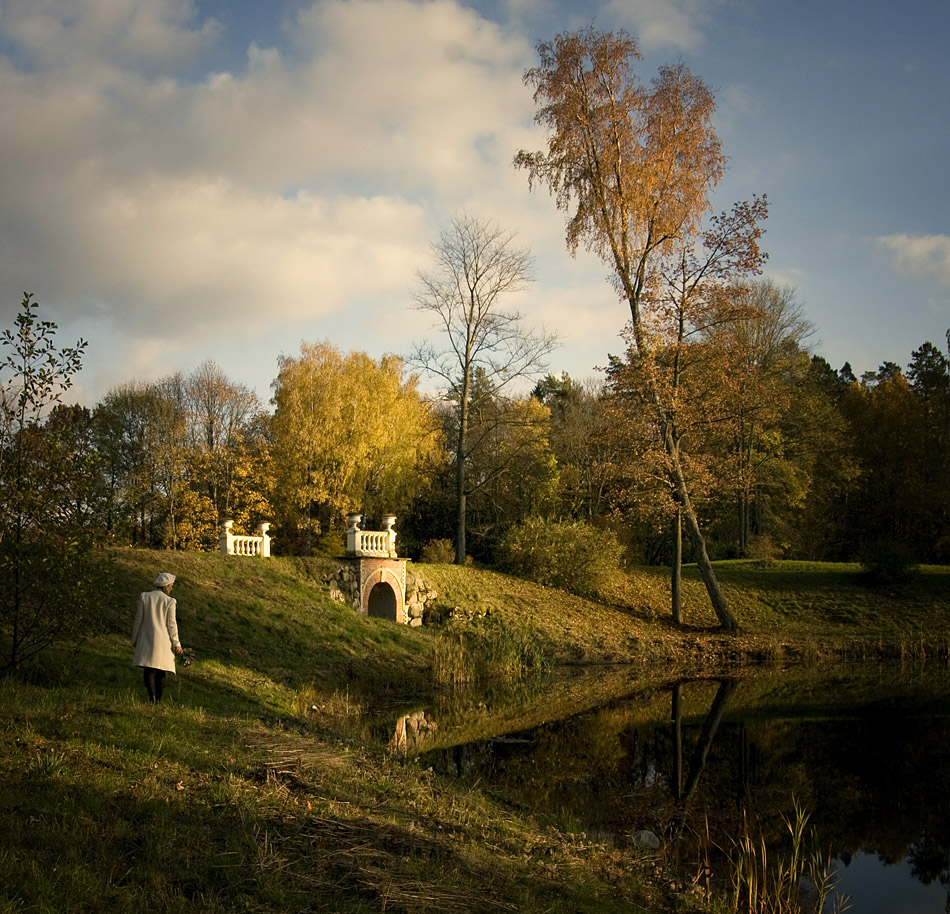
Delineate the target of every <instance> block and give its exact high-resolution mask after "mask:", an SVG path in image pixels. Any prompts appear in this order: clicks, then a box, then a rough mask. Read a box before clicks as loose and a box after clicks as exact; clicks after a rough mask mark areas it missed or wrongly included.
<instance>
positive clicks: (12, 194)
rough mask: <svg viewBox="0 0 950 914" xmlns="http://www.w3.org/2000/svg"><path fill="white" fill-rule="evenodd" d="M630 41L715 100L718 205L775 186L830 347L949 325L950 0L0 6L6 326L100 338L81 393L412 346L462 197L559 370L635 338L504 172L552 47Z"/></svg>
mask: <svg viewBox="0 0 950 914" xmlns="http://www.w3.org/2000/svg"><path fill="white" fill-rule="evenodd" d="M591 23H593V24H594V25H596V26H597V27H599V28H602V29H618V28H625V29H626V30H627V31H629V32H630V33H631V34H632V35H634V36H635V37H637V39H638V41H639V43H640V47H641V50H642V51H643V53H644V61H643V63H642V66H641V73H642V75H643V77H644V78H645V79H649V78H650V77H651V76H652V75H653V74H654V73H655V72H656V70H657V67H658V66H659V65H660V64H663V63H668V62H676V61H683V62H684V63H686V64H687V65H688V66H689V67H690V68H691V69H692V70H693V71H694V72H695V73H696V74H698V75H699V76H701V77H702V78H703V79H704V80H705V81H706V83H707V84H708V85H709V86H710V87H711V88H712V89H713V90H714V91H715V93H716V96H717V100H718V112H717V116H716V125H717V128H718V130H719V134H720V137H721V139H722V141H723V146H724V151H725V153H726V154H727V155H728V156H729V159H730V163H729V171H728V173H727V176H726V178H725V180H724V181H723V183H722V185H721V186H720V188H719V190H718V191H717V195H716V200H715V204H716V208H717V209H723V208H726V207H728V206H730V205H731V204H732V202H734V201H736V200H740V199H747V198H749V197H751V196H752V195H753V194H763V193H765V194H767V195H768V197H769V200H770V203H771V215H770V218H769V220H768V231H767V235H766V248H767V250H768V251H769V253H770V260H769V262H768V264H767V270H766V275H768V276H770V277H771V278H773V279H775V280H776V281H777V282H779V283H782V284H788V285H791V286H792V287H794V289H795V290H796V294H797V297H798V300H799V301H800V302H801V304H802V306H803V308H804V311H805V313H806V315H807V316H808V317H809V319H810V320H811V321H812V322H813V323H814V324H815V327H816V334H815V336H814V338H813V345H814V348H815V351H817V352H818V353H820V354H821V355H823V356H825V357H826V358H827V359H828V360H829V361H830V362H831V363H832V365H833V366H834V367H840V366H841V365H842V364H843V363H844V361H845V360H849V361H850V362H851V363H852V365H853V366H854V369H855V371H856V372H857V373H858V374H860V373H861V372H862V371H865V370H868V369H873V368H876V367H877V366H878V365H879V364H880V363H881V362H882V361H884V360H891V361H895V362H898V363H899V364H902V365H904V364H906V362H907V361H908V360H909V358H910V354H911V351H912V350H913V349H915V348H916V347H918V346H919V345H920V344H921V343H923V342H924V341H926V340H930V341H932V342H934V343H935V344H937V345H938V346H940V347H941V348H943V346H944V334H945V333H946V331H947V329H948V328H950V215H948V204H950V171H948V153H950V117H948V111H950V55H948V54H947V53H946V45H947V36H948V35H950V3H948V2H947V0H929V2H924V0H905V2H900V3H898V2H883V0H824V2H811V0H799V2H796V0H605V2H589V3H584V4H582V3H576V2H573V3H570V2H560V0H554V2H552V0H485V2H481V0H471V2H467V3H462V2H458V0H432V2H413V0H332V2H331V0H318V2H300V0H269V2H264V0H148V2H145V0H0V110H2V111H3V117H2V118H0V318H2V322H3V325H4V326H9V325H10V322H11V320H12V317H13V314H14V313H15V312H16V310H17V309H18V306H19V301H20V298H21V294H22V293H23V292H24V291H31V292H33V293H35V295H36V297H37V299H38V300H39V301H40V303H41V305H42V306H43V309H44V313H45V314H46V315H47V316H49V317H51V318H52V319H53V320H55V321H57V323H58V324H59V325H60V337H59V338H60V340H61V342H63V343H69V342H72V341H73V340H74V339H75V338H76V337H77V336H79V335H82V336H84V337H86V338H87V339H88V340H89V349H88V354H87V357H86V367H85V368H84V370H83V372H82V374H81V376H80V378H79V383H78V385H77V387H76V389H75V392H74V396H75V398H78V399H81V400H82V401H84V402H86V403H88V404H89V405H92V404H94V403H95V402H96V401H97V400H98V399H99V398H100V397H101V396H103V395H104V394H105V393H106V392H107V391H108V390H109V388H110V387H112V386H114V385H116V384H120V383H124V382H127V381H130V380H133V379H138V380H149V379H154V378H157V377H160V376H162V375H164V374H168V373H170V372H173V371H178V370H181V371H184V372H187V371H190V370H191V369H193V368H195V367H197V366H198V365H199V364H200V363H201V362H203V361H205V360H207V359H212V360H214V361H215V362H217V363H218V364H219V365H220V366H221V367H222V368H223V369H224V371H225V372H226V373H227V374H228V375H229V377H231V379H232V380H234V381H236V382H240V383H243V384H246V385H248V386H249V387H251V388H252V389H253V390H255V391H256V392H257V393H258V394H259V396H260V397H261V398H262V400H265V401H266V400H267V398H268V397H269V386H270V382H271V381H272V380H273V378H274V377H275V376H276V373H277V361H278V358H279V356H280V355H281V354H287V355H293V354H296V353H297V352H298V351H299V346H300V342H301V341H303V340H307V341H316V340H323V339H328V340H330V342H332V343H334V344H335V345H336V346H338V347H339V348H341V349H345V350H349V349H362V350H365V351H367V352H369V353H370V354H371V355H373V356H376V357H378V356H380V355H382V354H383V353H384V352H397V353H407V352H408V351H409V350H410V349H411V346H412V343H413V341H414V340H419V339H422V338H424V337H426V336H427V335H428V334H429V333H430V327H429V324H428V322H427V319H426V317H425V316H424V315H422V314H420V313H418V312H415V311H413V310H412V309H411V308H410V301H411V293H412V290H413V289H414V287H415V274H416V271H417V270H418V269H425V268H426V266H427V265H428V257H429V245H430V244H431V242H433V241H434V240H435V239H436V238H437V236H438V233H439V231H440V229H441V228H442V227H443V226H444V225H445V224H446V222H447V221H448V220H449V219H450V218H451V216H452V215H453V214H454V213H455V212H457V211H459V210H460V209H468V210H470V211H472V212H474V213H476V214H478V215H480V216H483V217H485V218H488V219H492V220H495V221H497V222H498V223H499V224H500V225H501V226H503V227H504V228H506V229H508V230H511V231H514V232H517V236H518V242H519V243H520V244H522V245H523V246H525V247H529V248H530V249H531V250H532V251H533V253H534V255H535V258H536V273H537V281H536V282H535V283H533V284H532V286H531V287H530V288H529V289H528V290H527V291H526V292H524V293H523V294H521V295H520V296H519V297H518V299H517V300H513V301H511V303H510V304H511V306H512V307H517V308H518V309H520V310H521V311H522V312H523V313H524V314H525V316H526V319H527V320H528V321H529V322H530V323H532V324H537V325H542V324H543V325H545V326H546V327H547V328H549V329H553V330H556V331H558V332H559V333H560V334H561V337H562V343H563V345H562V347H561V348H560V349H559V350H558V351H557V352H556V353H555V354H554V356H553V358H552V360H551V365H550V367H551V370H552V371H557V372H560V371H562V370H566V371H568V372H570V373H571V375H572V376H574V377H576V378H581V379H583V378H587V377H590V376H592V375H594V373H595V371H594V370H595V367H596V366H598V365H603V364H604V363H605V362H606V356H607V353H608V352H618V351H619V350H620V348H621V343H620V339H619V333H620V331H621V329H622V326H623V323H624V319H625V315H626V309H625V308H624V307H623V305H622V304H620V303H619V302H617V301H616V298H615V295H614V293H613V292H612V291H611V287H610V286H609V284H608V282H607V272H606V269H605V268H604V267H603V266H602V265H601V264H600V263H599V262H598V261H597V260H595V259H594V258H592V257H591V256H589V255H585V254H580V255H578V257H577V258H576V259H574V260H572V259H571V258H570V257H569V255H568V254H567V253H566V251H565V248H564V237H563V236H564V232H563V220H562V217H561V215H560V214H559V213H558V212H557V211H556V210H555V207H554V205H553V202H552V201H551V200H550V198H549V197H548V196H547V195H546V194H545V193H544V192H541V193H539V192H534V193H531V192H529V190H528V187H527V182H526V179H525V175H524V174H523V173H520V172H515V171H514V169H513V168H512V167H511V159H512V157H513V155H514V154H515V153H516V152H517V151H518V149H520V148H541V146H542V145H543V138H542V136H541V135H540V134H539V133H538V132H537V130H536V128H535V127H534V125H533V123H532V116H533V105H532V101H531V98H530V92H529V90H528V89H526V88H525V87H524V85H523V84H522V80H521V76H522V73H523V72H524V70H525V68H526V67H530V66H533V65H534V63H535V50H534V49H535V45H536V43H537V41H538V40H546V39H550V38H552V37H553V36H554V35H555V34H557V32H559V31H564V30H568V29H574V28H578V27H584V26H586V25H589V24H591Z"/></svg>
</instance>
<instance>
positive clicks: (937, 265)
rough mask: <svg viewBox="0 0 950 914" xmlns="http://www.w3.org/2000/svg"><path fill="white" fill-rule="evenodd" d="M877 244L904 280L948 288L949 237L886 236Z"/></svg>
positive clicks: (949, 268)
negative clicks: (892, 260)
mask: <svg viewBox="0 0 950 914" xmlns="http://www.w3.org/2000/svg"><path fill="white" fill-rule="evenodd" d="M878 244H879V245H881V246H882V247H884V248H886V249H887V250H888V251H890V252H891V254H892V255H893V256H894V262H895V263H896V265H897V268H898V270H900V271H901V273H903V274H904V275H905V276H909V277H911V278H914V279H924V280H928V281H931V282H936V283H937V284H938V285H941V286H947V287H950V235H907V234H898V235H886V236H883V237H881V238H878Z"/></svg>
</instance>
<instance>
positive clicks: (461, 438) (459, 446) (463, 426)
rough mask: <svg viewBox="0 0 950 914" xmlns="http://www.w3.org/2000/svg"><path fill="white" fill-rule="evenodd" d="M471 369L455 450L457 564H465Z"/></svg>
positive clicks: (466, 375)
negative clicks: (467, 447)
mask: <svg viewBox="0 0 950 914" xmlns="http://www.w3.org/2000/svg"><path fill="white" fill-rule="evenodd" d="M469 384H470V382H469V369H468V368H467V367H466V369H465V371H464V376H463V378H462V394H461V400H460V402H459V430H458V439H457V441H456V448H455V503H456V518H455V564H456V565H464V564H465V551H466V544H465V511H466V504H465V502H466V498H465V433H466V431H467V430H468V392H469Z"/></svg>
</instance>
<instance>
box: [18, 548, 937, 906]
mask: <svg viewBox="0 0 950 914" xmlns="http://www.w3.org/2000/svg"><path fill="white" fill-rule="evenodd" d="M333 568H334V564H333V562H331V561H330V560H324V559H306V560H304V559H291V558H275V559H270V560H260V559H241V558H236V557H231V558H224V557H222V556H218V555H197V554H177V553H175V554H170V553H155V552H146V551H137V550H120V551H118V552H116V553H115V558H114V572H115V573H114V586H113V588H112V590H111V592H109V593H104V594H102V595H101V606H102V622H103V627H104V631H103V632H102V633H100V634H97V635H96V636H95V637H94V638H92V639H90V640H89V641H88V642H87V643H86V644H84V645H81V646H79V647H78V648H71V649H59V650H56V651H53V652H50V653H49V654H48V655H47V656H46V657H44V658H43V661H42V663H41V664H39V665H38V666H36V667H35V668H33V669H32V670H30V671H29V672H28V673H27V674H25V675H23V676H20V677H17V678H7V679H3V680H0V772H2V775H0V836H2V837H0V914H6V912H54V911H55V912H59V911H62V912H66V911H69V912H98V911H103V912H107V911H108V912H110V914H123V912H130V914H131V912H132V911H135V912H138V911H141V910H143V909H150V910H154V911H174V912H177V911H182V912H184V911H189V912H195V911H199V912H233V911H251V912H278V911H338V912H363V911H365V912H369V911H383V910H385V911H413V912H421V911H435V910H438V911H440V912H443V914H445V912H453V911H525V912H533V911H538V912H540V911H552V912H579V911H591V912H593V911H601V912H610V911H642V910H673V907H672V906H673V904H674V902H673V901H672V900H671V899H672V898H673V895H672V894H671V893H670V891H668V887H667V886H665V883H664V880H663V878H662V876H659V875H657V874H656V873H655V872H654V866H653V862H652V859H650V858H643V857H642V856H638V852H637V851H635V850H633V849H630V848H613V847H606V846H601V845H597V844H593V843H591V842H590V841H588V840H587V839H586V838H585V837H584V836H583V835H571V834H565V833H562V832H560V831H558V830H556V829H555V828H553V827H552V826H551V824H550V823H546V822H543V821H538V820H536V819H534V818H533V817H532V816H531V815H528V814H526V813H525V812H523V811H520V810H516V809H512V808H510V807H507V806H505V805H504V804H502V803H500V802H498V801H495V800H492V799H491V798H490V797H489V796H488V795H486V794H484V793H482V792H481V791H479V790H476V789H466V788H464V787H460V786H458V785H456V784H454V783H452V782H447V781H443V780H441V779H440V778H438V777H437V776H435V775H434V774H432V773H431V772H427V771H424V770H421V769H420V768H419V767H418V766H415V765H413V764H412V763H406V762H405V761H403V760H400V759H398V758H396V757H393V756H390V755H389V754H387V753H385V752H384V751H383V750H382V749H380V748H375V745H376V743H375V742H374V741H372V740H370V739H368V738H367V736H368V729H369V728H370V727H371V716H370V714H369V710H370V708H379V707H381V706H385V705H387V704H389V705H393V706H395V705H397V704H400V703H402V702H406V701H410V700H419V699H426V698H428V697H430V696H431V695H432V694H433V692H434V691H435V689H436V684H435V683H434V681H433V676H432V669H433V667H434V666H436V667H437V666H438V663H439V660H440V658H444V656H445V655H446V652H447V646H448V647H451V646H452V645H456V644H457V643H458V641H459V638H461V637H463V636H464V638H465V639H467V640H466V643H467V644H468V646H469V648H470V649H473V650H477V648H478V646H479V645H482V646H485V647H487V648H491V647H492V646H493V645H505V644H516V645H517V644H524V643H528V642H530V643H531V644H533V645H534V646H536V647H537V648H538V650H539V651H540V652H541V653H542V654H543V657H544V659H545V661H546V662H547V663H548V664H559V663H571V664H575V665H576V664H610V663H616V662H618V661H634V662H635V664H636V665H635V667H634V668H633V670H634V674H635V675H637V676H655V677H663V676H667V677H668V676H671V675H674V674H676V673H677V671H685V670H688V669H693V670H696V669H699V670H701V671H706V672H712V671H714V670H716V669H718V668H721V667H723V666H730V667H734V666H735V665H736V664H737V663H740V662H746V661H749V660H755V661H757V662H762V661H773V660H776V661H782V660H785V659H789V658H794V657H801V656H806V657H810V658H820V657H822V656H825V655H829V656H834V655H842V654H845V653H847V654H849V655H851V656H861V655H862V654H863V655H864V656H869V657H870V656H874V657H877V656H880V655H887V654H894V655H896V654H900V653H901V652H902V651H903V652H904V654H905V656H907V655H910V654H913V655H915V656H920V655H922V654H933V653H934V652H939V651H944V652H945V651H946V645H947V643H948V632H950V622H948V618H947V616H948V613H947V609H948V604H950V574H947V573H946V571H945V570H941V569H929V570H928V573H927V574H925V575H923V576H921V578H920V579H918V580H917V581H915V582H914V583H912V584H911V585H908V587H907V588H906V589H904V590H902V591H893V592H872V591H869V590H868V589H867V588H865V587H864V585H863V584H862V583H861V581H860V578H859V575H858V573H857V570H856V569H853V568H847V567H834V568H831V567H828V566H820V567H815V566H798V565H782V566H777V567H775V568H766V569H761V568H756V567H754V566H751V565H743V564H734V565H724V566H720V571H721V575H722V578H723V582H724V586H725V587H726V590H727V595H728V597H729V599H730V600H731V601H732V603H733V605H734V606H735V609H736V613H737V615H738V616H739V618H740V620H741V622H742V623H743V631H742V633H741V634H740V635H739V636H738V637H737V638H727V637H724V636H722V635H721V634H720V633H718V632H716V631H715V630H714V629H713V628H712V625H713V620H712V619H711V618H710V616H709V614H708V613H706V611H705V610H704V608H703V601H702V594H701V591H700V589H699V585H698V584H697V583H696V582H695V581H689V582H688V583H687V588H686V591H687V619H688V621H689V622H690V626H691V627H690V629H689V630H688V631H686V632H681V631H678V630H674V629H673V628H672V627H671V626H669V625H668V624H667V623H666V622H665V621H664V617H665V614H666V610H665V602H666V596H665V581H664V579H663V577H662V576H661V575H659V574H654V573H653V572H651V571H638V572H636V573H635V574H633V575H631V576H624V577H622V578H618V581H617V582H616V584H615V586H614V587H613V588H612V589H611V592H610V593H609V594H608V595H606V597H605V600H606V602H604V603H592V602H589V601H585V600H581V599H580V598H576V597H573V596H570V595H567V594H563V593H561V592H559V591H556V590H552V589H550V588H545V587H541V586H538V585H534V584H531V583H529V582H525V581H519V580H516V579H512V578H508V577H505V576H504V575H500V574H496V573H494V572H490V571H485V570H479V569H471V568H468V569H463V568H457V567H454V566H421V568H418V569H417V570H419V571H421V572H422V573H423V575H424V576H425V577H426V580H427V581H428V582H429V583H430V585H431V586H433V587H434V588H435V589H436V590H437V591H438V592H439V598H438V601H437V602H438V604H439V608H440V611H441V613H442V615H443V616H445V617H448V616H450V615H451V611H452V610H454V609H455V608H456V607H458V608H459V609H460V611H459V612H457V613H456V614H455V615H456V618H463V619H465V620H467V621H464V622H458V621H456V622H447V623H445V624H443V625H441V626H426V627H423V628H415V629H411V628H408V627H402V626H396V625H393V624H391V623H387V622H384V621H382V620H377V619H366V618H362V617H360V616H358V615H356V614H355V613H354V612H353V611H352V610H349V609H347V608H345V607H343V606H341V605H340V604H338V603H335V602H334V601H333V600H332V599H331V598H330V593H329V589H328V588H327V587H326V585H325V584H324V580H325V578H326V576H327V575H329V574H330V573H332V571H333ZM159 570H169V571H172V572H174V573H175V574H176V575H177V576H178V583H177V584H176V589H175V596H176V597H177V599H178V604H179V614H178V617H179V627H180V630H181V635H182V640H183V642H184V644H185V645H186V646H188V647H193V648H194V649H195V651H196V652H197V656H198V660H197V662H196V663H195V664H194V665H193V666H191V667H189V668H187V669H182V670H180V671H179V675H178V676H176V677H171V678H170V684H169V686H168V687H167V689H166V701H165V702H164V703H163V704H162V705H159V706H151V705H148V704H147V703H145V701H144V697H145V692H144V688H143V687H142V684H141V676H140V671H138V670H134V669H132V668H131V666H130V663H131V653H132V652H131V647H130V645H129V644H128V632H129V629H130V627H131V621H132V614H133V611H134V606H135V598H136V596H137V594H138V593H139V591H141V590H143V589H147V588H148V587H149V585H150V582H151V580H152V579H153V578H154V576H155V574H156V572H157V571H159ZM460 632H461V633H462V634H460ZM472 645H474V648H473V647H472ZM449 653H451V651H449ZM597 669H598V675H597V676H595V677H591V679H590V683H591V685H590V686H589V687H586V686H585V687H584V689H582V690H578V689H577V688H576V687H565V688H564V690H563V691H562V692H555V693H551V694H555V695H556V699H554V700H556V701H563V702H564V703H565V704H570V703H572V702H573V703H582V702H584V701H589V700H590V694H592V690H593V689H594V688H595V686H594V685H593V683H598V684H599V686H598V687H602V688H605V689H609V688H611V687H613V682H612V679H613V678H614V677H618V678H623V677H629V676H630V675H631V668H630V667H625V668H621V667H606V666H601V667H598V668H597ZM527 706H528V707H529V709H530V708H531V703H530V702H528V703H527ZM533 707H534V711H533V712H532V713H537V714H540V713H543V710H544V709H545V708H546V709H547V711H548V712H549V713H551V709H552V699H551V697H550V696H549V695H546V696H545V697H544V699H543V700H539V701H538V702H536V704H535V705H534V706H533ZM681 903H683V904H685V902H681Z"/></svg>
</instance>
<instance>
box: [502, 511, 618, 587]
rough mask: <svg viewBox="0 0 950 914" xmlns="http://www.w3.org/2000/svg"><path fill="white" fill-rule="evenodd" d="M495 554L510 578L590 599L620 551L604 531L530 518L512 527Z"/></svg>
mask: <svg viewBox="0 0 950 914" xmlns="http://www.w3.org/2000/svg"><path fill="white" fill-rule="evenodd" d="M496 555H497V559H498V563H499V565H500V566H501V567H502V568H504V569H505V570H506V571H510V572H511V573H512V574H516V575H519V576H520V577H524V578H528V579H529V580H531V581H536V582H537V583H539V584H548V585H550V586H551V587H560V588H561V589H562V590H568V591H570V592H571V593H576V594H578V595H579V596H582V597H592V596H595V595H596V594H597V593H598V591H599V590H600V589H601V588H602V587H603V586H604V585H605V584H607V583H608V582H609V581H610V579H611V577H612V576H613V575H614V573H615V572H616V570H617V568H618V567H619V565H620V557H621V555H622V548H621V546H620V544H619V543H618V542H617V538H616V537H615V536H614V535H613V533H611V532H610V531H609V530H598V529H597V528H595V527H592V526H591V525H590V524H585V523H580V522H563V521H554V522H547V521H544V520H542V519H541V518H537V517H534V518H529V519H528V520H526V521H525V522H524V523H522V524H519V525H518V526H517V527H512V528H511V529H510V530H509V531H508V532H507V533H506V534H505V535H504V536H503V537H502V539H501V542H500V543H499V545H498V550H497V553H496Z"/></svg>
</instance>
